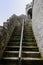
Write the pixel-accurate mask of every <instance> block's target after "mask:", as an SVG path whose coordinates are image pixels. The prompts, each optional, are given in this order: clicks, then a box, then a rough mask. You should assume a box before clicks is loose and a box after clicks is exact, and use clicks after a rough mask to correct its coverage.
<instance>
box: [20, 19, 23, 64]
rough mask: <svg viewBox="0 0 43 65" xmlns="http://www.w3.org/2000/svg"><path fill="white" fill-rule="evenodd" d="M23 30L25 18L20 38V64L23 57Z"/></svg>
mask: <svg viewBox="0 0 43 65" xmlns="http://www.w3.org/2000/svg"><path fill="white" fill-rule="evenodd" d="M23 30H24V20H23V22H22V30H21V38H20V48H19V65H21V57H22V41H23Z"/></svg>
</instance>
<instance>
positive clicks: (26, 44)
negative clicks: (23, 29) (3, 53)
mask: <svg viewBox="0 0 43 65" xmlns="http://www.w3.org/2000/svg"><path fill="white" fill-rule="evenodd" d="M22 44H23V45H24V46H37V44H36V43H34V42H23V43H22ZM19 45H20V42H9V43H8V46H19Z"/></svg>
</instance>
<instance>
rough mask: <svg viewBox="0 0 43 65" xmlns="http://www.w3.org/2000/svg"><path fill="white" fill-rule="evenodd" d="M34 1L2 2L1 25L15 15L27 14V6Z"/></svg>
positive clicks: (12, 0)
mask: <svg viewBox="0 0 43 65" xmlns="http://www.w3.org/2000/svg"><path fill="white" fill-rule="evenodd" d="M30 2H32V0H0V25H3V22H6V20H7V19H8V18H9V17H10V16H11V15H13V14H16V15H21V14H25V13H26V12H25V8H26V4H28V3H30Z"/></svg>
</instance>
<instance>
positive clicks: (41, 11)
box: [32, 0, 43, 57]
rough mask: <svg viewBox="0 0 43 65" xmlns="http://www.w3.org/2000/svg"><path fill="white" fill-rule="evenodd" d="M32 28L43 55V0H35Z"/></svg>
mask: <svg viewBox="0 0 43 65" xmlns="http://www.w3.org/2000/svg"><path fill="white" fill-rule="evenodd" d="M32 28H33V32H34V35H35V38H36V42H37V45H38V47H39V51H40V52H41V56H42V57H43V0H34V5H33V16H32Z"/></svg>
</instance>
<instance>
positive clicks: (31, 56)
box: [1, 25, 43, 65]
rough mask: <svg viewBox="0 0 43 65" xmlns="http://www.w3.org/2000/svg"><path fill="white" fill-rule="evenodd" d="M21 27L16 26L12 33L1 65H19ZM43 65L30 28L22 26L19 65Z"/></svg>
mask: <svg viewBox="0 0 43 65" xmlns="http://www.w3.org/2000/svg"><path fill="white" fill-rule="evenodd" d="M20 35H21V27H20V26H18V27H16V28H15V30H14V31H13V34H12V36H11V38H10V40H9V43H8V45H7V47H6V49H5V51H4V54H3V59H2V63H1V64H2V65H19V60H18V59H19V57H18V56H19V47H20ZM37 64H39V65H43V59H42V58H41V55H40V52H39V49H38V47H37V43H36V41H35V38H34V35H33V32H32V28H31V26H29V25H25V26H24V35H23V43H22V59H21V65H37Z"/></svg>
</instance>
